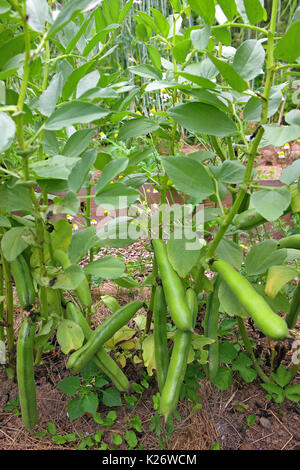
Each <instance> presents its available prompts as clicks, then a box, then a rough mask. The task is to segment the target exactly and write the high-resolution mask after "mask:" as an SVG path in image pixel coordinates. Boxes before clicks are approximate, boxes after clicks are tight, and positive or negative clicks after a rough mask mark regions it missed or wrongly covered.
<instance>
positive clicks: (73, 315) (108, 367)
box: [66, 302, 129, 392]
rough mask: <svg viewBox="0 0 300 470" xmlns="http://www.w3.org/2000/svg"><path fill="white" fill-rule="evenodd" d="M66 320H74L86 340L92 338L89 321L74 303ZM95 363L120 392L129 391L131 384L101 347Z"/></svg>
mask: <svg viewBox="0 0 300 470" xmlns="http://www.w3.org/2000/svg"><path fill="white" fill-rule="evenodd" d="M66 318H67V319H69V320H72V321H73V322H74V323H76V324H77V325H79V326H80V328H81V329H82V331H83V334H84V337H85V339H86V340H88V339H89V338H90V337H91V334H92V330H91V328H90V326H89V324H88V322H87V320H86V319H85V318H84V315H83V314H82V312H81V310H80V309H79V308H78V307H77V306H76V305H74V304H73V303H72V302H68V303H67V307H66ZM93 361H94V362H95V364H96V366H97V367H99V369H101V370H102V371H103V372H104V374H105V375H107V377H109V378H110V379H111V381H112V382H113V383H114V385H115V386H116V388H117V389H118V390H119V391H120V392H124V391H126V390H128V389H129V382H128V380H127V377H126V375H125V374H124V373H123V371H122V370H121V369H120V367H119V366H118V365H117V363H116V362H115V361H114V360H113V359H112V358H111V357H110V355H109V354H108V353H107V352H106V351H105V349H104V348H103V347H102V346H100V348H99V349H98V351H97V352H96V354H95V356H94V357H93Z"/></svg>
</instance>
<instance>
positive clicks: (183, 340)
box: [160, 330, 193, 421]
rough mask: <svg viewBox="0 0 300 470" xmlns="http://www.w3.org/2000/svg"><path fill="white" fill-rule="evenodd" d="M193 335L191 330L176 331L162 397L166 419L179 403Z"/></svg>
mask: <svg viewBox="0 0 300 470" xmlns="http://www.w3.org/2000/svg"><path fill="white" fill-rule="evenodd" d="M192 337H193V333H192V332H191V331H182V330H177V331H176V333H175V339H174V344H173V350H172V354H171V359H170V364H169V368H168V374H167V378H166V381H165V385H164V388H163V390H162V393H161V397H160V414H162V415H163V416H164V417H165V421H167V419H168V417H169V416H170V415H171V414H172V413H173V412H174V411H175V409H176V406H177V403H178V399H179V393H180V389H181V386H182V383H183V380H184V376H185V372H186V367H187V360H188V356H189V352H190V348H191V344H192Z"/></svg>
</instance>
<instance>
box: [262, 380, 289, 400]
mask: <svg viewBox="0 0 300 470" xmlns="http://www.w3.org/2000/svg"><path fill="white" fill-rule="evenodd" d="M261 386H262V387H263V388H264V389H265V390H266V391H267V392H268V393H270V394H271V396H272V398H273V400H274V401H275V402H276V403H282V402H283V401H284V391H283V390H282V388H280V387H278V385H275V384H268V383H267V384H261Z"/></svg>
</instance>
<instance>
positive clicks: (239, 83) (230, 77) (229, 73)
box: [207, 53, 248, 93]
mask: <svg viewBox="0 0 300 470" xmlns="http://www.w3.org/2000/svg"><path fill="white" fill-rule="evenodd" d="M207 55H208V57H209V58H210V60H211V61H212V63H213V64H214V65H215V66H216V67H217V69H218V70H219V72H220V74H221V75H222V77H223V78H224V79H225V80H226V81H227V83H228V84H229V85H230V86H231V87H232V88H233V89H234V90H236V91H239V92H240V93H242V92H243V91H245V90H247V89H248V83H247V82H246V81H245V80H244V79H243V77H242V76H241V75H240V74H239V73H238V72H237V71H236V70H235V68H234V67H233V65H231V64H229V63H228V62H225V61H224V60H221V59H217V58H216V57H215V56H213V55H212V54H210V53H208V54H207Z"/></svg>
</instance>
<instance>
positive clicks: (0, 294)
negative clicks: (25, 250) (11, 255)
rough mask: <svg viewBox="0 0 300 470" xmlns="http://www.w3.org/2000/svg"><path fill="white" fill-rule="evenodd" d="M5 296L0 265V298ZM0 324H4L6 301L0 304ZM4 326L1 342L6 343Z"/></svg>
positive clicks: (0, 265)
mask: <svg viewBox="0 0 300 470" xmlns="http://www.w3.org/2000/svg"><path fill="white" fill-rule="evenodd" d="M3 294H4V277H3V265H2V264H0V297H3ZM0 322H2V323H3V322H4V301H3V302H0ZM4 339H5V335H4V326H0V341H4Z"/></svg>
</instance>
